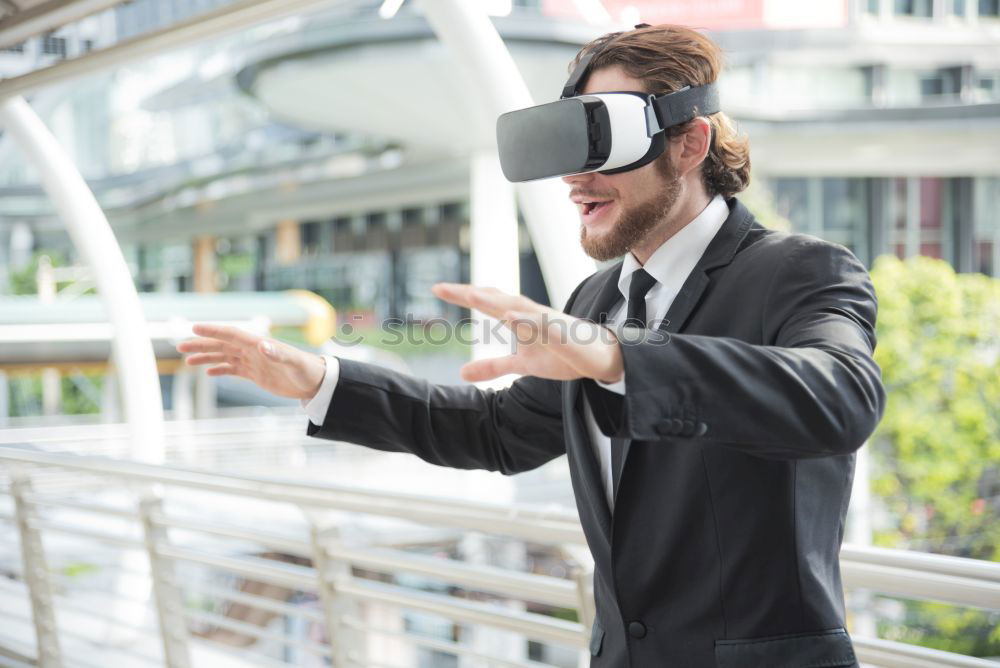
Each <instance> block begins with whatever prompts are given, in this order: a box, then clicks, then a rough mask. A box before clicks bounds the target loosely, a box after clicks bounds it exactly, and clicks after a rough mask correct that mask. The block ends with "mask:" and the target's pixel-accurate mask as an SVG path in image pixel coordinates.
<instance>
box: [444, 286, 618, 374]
mask: <svg viewBox="0 0 1000 668" xmlns="http://www.w3.org/2000/svg"><path fill="white" fill-rule="evenodd" d="M432 290H433V292H434V294H435V295H437V296H438V297H440V298H441V299H443V300H444V301H446V302H449V303H452V304H457V305H458V306H464V307H466V308H470V309H477V310H479V311H482V312H483V313H485V314H486V315H488V316H490V317H492V318H496V319H497V320H499V321H501V322H502V323H503V324H504V325H505V326H506V327H507V328H508V329H510V330H511V332H512V333H513V335H514V337H515V339H516V341H517V346H516V350H515V352H514V353H513V354H512V355H505V356H503V357H494V358H490V359H482V360H475V361H473V362H469V363H467V364H465V365H464V366H463V367H462V378H464V379H465V380H468V381H473V382H475V381H482V380H491V379H493V378H497V377H499V376H503V375H506V374H509V373H516V374H521V375H526V376H539V377H541V378H549V379H552V380H573V379H576V378H594V379H597V380H600V381H603V382H608V383H610V382H615V381H618V380H620V379H621V377H622V375H623V374H624V366H623V361H622V354H621V350H620V349H619V346H618V339H617V338H616V337H615V335H614V334H613V333H612V332H611V330H610V329H608V328H606V327H603V326H601V325H598V324H596V323H593V322H590V321H589V320H582V319H580V318H575V317H573V316H571V315H567V314H565V313H563V312H561V311H557V310H555V309H553V308H549V307H548V306H543V305H541V304H539V303H537V302H534V301H532V300H531V299H528V298H527V297H524V296H521V295H509V294H507V293H505V292H502V291H500V290H498V289H496V288H481V287H476V286H474V285H468V284H464V283H436V284H435V285H434V287H433V288H432Z"/></svg>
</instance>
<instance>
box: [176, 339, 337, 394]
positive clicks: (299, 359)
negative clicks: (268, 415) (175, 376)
mask: <svg viewBox="0 0 1000 668" xmlns="http://www.w3.org/2000/svg"><path fill="white" fill-rule="evenodd" d="M194 333H195V334H196V335H197V336H198V337H199V338H195V339H189V340H187V341H183V342H181V343H179V344H178V345H177V351H178V352H181V353H193V354H192V355H190V356H189V357H188V358H187V359H186V360H185V361H186V363H187V364H189V365H191V366H197V365H201V364H211V365H213V366H210V367H209V368H208V375H209V376H239V377H240V378H246V379H247V380H249V381H252V382H253V383H254V384H256V385H257V386H258V387H260V388H261V389H264V390H267V391H268V392H270V393H272V394H276V395H278V396H279V397H291V398H293V399H311V398H312V397H313V396H315V394H316V392H317V391H318V390H319V386H320V384H321V383H322V382H323V376H324V374H325V373H326V362H324V360H323V358H322V357H320V356H319V355H314V354H312V353H307V352H305V351H303V350H299V349H298V348H296V347H294V346H290V345H288V344H286V343H282V342H280V341H275V340H274V339H267V338H263V337H260V336H254V335H253V334H250V333H249V332H245V331H243V330H242V329H238V328H236V327H227V326H223V325H200V324H199V325H195V326H194Z"/></svg>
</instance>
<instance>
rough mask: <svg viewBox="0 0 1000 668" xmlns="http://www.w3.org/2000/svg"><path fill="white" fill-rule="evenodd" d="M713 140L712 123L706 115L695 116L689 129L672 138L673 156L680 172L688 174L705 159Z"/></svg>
mask: <svg viewBox="0 0 1000 668" xmlns="http://www.w3.org/2000/svg"><path fill="white" fill-rule="evenodd" d="M711 140H712V124H711V123H709V122H708V119H707V118H705V117H704V116H698V117H696V118H693V119H692V120H691V121H690V122H689V123H688V127H687V130H685V131H684V133H683V134H681V135H678V136H677V137H674V138H673V139H672V140H671V146H670V150H671V153H672V155H671V157H672V158H673V162H674V165H675V166H676V167H677V170H678V173H679V174H681V175H684V174H687V173H688V172H690V171H691V170H692V169H697V168H698V166H699V165H700V164H701V163H702V162H704V161H705V156H707V155H708V150H709V149H710V148H711V146H712V142H711Z"/></svg>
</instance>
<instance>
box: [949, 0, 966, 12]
mask: <svg viewBox="0 0 1000 668" xmlns="http://www.w3.org/2000/svg"><path fill="white" fill-rule="evenodd" d="M951 13H952V15H954V16H965V0H953V1H952V3H951Z"/></svg>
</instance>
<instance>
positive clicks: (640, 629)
mask: <svg viewBox="0 0 1000 668" xmlns="http://www.w3.org/2000/svg"><path fill="white" fill-rule="evenodd" d="M628 634H629V635H630V636H632V637H633V638H645V637H646V625H645V624H643V623H642V622H629V625H628Z"/></svg>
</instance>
